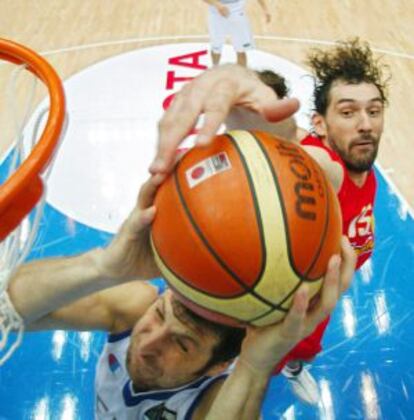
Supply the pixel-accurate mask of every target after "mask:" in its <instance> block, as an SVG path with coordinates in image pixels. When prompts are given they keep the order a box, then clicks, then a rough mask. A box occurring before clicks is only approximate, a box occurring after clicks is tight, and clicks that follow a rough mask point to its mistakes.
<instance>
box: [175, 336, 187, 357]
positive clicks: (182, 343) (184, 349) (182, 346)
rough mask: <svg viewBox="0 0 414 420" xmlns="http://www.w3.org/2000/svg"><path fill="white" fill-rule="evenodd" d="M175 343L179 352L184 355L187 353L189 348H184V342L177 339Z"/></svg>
mask: <svg viewBox="0 0 414 420" xmlns="http://www.w3.org/2000/svg"><path fill="white" fill-rule="evenodd" d="M176 343H177V344H178V347H180V350H181V351H183V352H184V353H188V351H189V348H188V346H186V345H185V344H184V342H183V341H182V340H180V339H179V338H178V339H177V340H176Z"/></svg>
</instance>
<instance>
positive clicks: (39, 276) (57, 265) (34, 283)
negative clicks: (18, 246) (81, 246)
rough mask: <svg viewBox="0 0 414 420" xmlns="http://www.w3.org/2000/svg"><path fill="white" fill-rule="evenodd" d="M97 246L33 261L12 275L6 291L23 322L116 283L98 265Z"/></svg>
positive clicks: (37, 317) (29, 321) (30, 320)
mask: <svg viewBox="0 0 414 420" xmlns="http://www.w3.org/2000/svg"><path fill="white" fill-rule="evenodd" d="M99 252H102V251H101V250H100V249H96V250H92V251H90V252H87V253H85V254H82V255H79V256H76V257H71V258H56V259H47V260H38V261H33V262H30V263H28V264H25V265H23V266H21V267H20V268H19V270H18V271H17V272H16V273H15V274H14V276H13V277H12V279H11V281H10V284H9V287H8V293H9V296H10V299H11V301H12V302H13V305H14V306H15V308H16V310H17V312H18V313H19V314H20V315H21V316H22V317H23V319H24V320H25V323H26V324H30V323H31V322H34V321H36V320H38V319H40V318H41V317H43V316H44V315H46V314H48V313H49V312H51V311H54V310H55V309H57V308H60V307H62V306H64V305H66V304H68V303H70V302H72V301H74V300H76V299H79V298H81V297H83V296H86V295H89V294H90V293H93V292H96V291H99V290H101V289H105V288H107V287H111V286H114V285H116V284H118V283H117V282H116V281H115V280H114V279H111V278H106V277H104V276H102V275H101V274H100V273H99V270H98V269H97V265H96V263H95V261H96V258H95V257H96V255H97V254H98V253H99Z"/></svg>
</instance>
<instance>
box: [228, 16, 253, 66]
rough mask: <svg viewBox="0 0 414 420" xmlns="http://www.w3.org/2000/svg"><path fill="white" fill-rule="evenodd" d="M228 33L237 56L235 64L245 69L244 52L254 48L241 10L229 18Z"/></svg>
mask: <svg viewBox="0 0 414 420" xmlns="http://www.w3.org/2000/svg"><path fill="white" fill-rule="evenodd" d="M229 33H230V36H231V39H232V43H233V47H234V49H235V51H236V54H237V63H238V64H240V65H242V66H245V67H247V54H246V51H248V50H250V49H252V48H254V43H253V37H252V33H251V30H250V25H249V21H248V19H247V16H246V14H245V12H244V11H243V10H239V11H236V12H234V13H232V14H231V15H230V17H229Z"/></svg>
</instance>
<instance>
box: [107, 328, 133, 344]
mask: <svg viewBox="0 0 414 420" xmlns="http://www.w3.org/2000/svg"><path fill="white" fill-rule="evenodd" d="M131 331H132V330H127V331H123V332H120V333H116V334H109V335H108V343H116V342H117V341H121V340H123V339H124V338H126V337H129V336H130V335H131Z"/></svg>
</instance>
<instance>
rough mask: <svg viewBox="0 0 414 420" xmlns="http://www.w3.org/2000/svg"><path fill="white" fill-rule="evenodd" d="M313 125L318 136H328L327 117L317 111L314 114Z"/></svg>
mask: <svg viewBox="0 0 414 420" xmlns="http://www.w3.org/2000/svg"><path fill="white" fill-rule="evenodd" d="M312 125H313V128H314V130H315V133H316V134H317V136H318V137H320V138H324V137H326V132H327V128H326V122H325V118H324V117H323V116H322V115H321V114H319V113H317V112H315V114H313V115H312Z"/></svg>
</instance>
